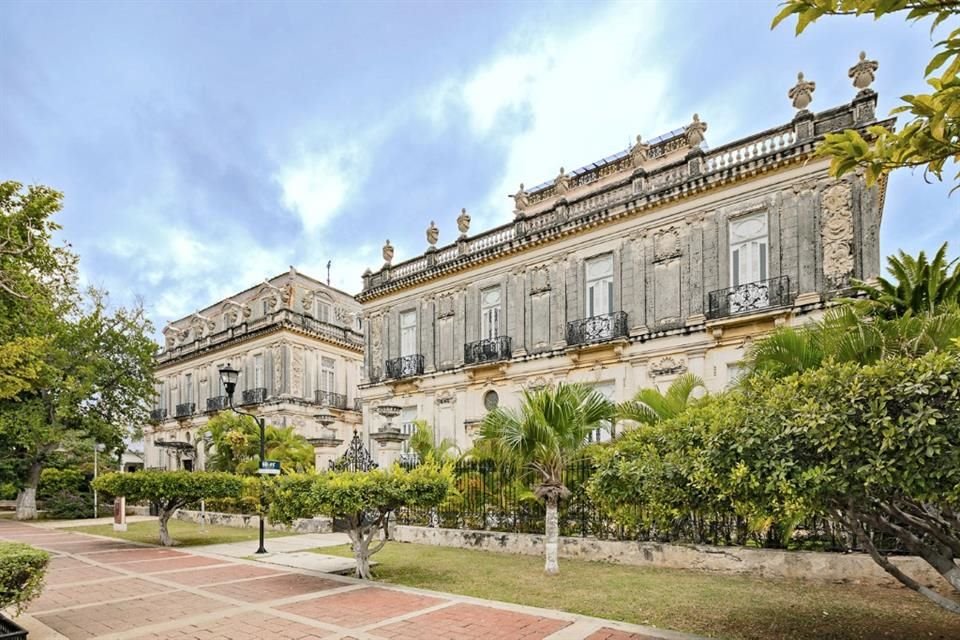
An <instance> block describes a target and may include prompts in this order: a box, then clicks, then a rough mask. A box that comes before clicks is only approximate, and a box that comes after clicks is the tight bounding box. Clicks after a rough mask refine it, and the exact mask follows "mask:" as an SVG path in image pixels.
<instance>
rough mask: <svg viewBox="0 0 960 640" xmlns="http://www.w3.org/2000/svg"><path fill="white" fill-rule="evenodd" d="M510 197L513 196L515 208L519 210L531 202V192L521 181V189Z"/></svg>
mask: <svg viewBox="0 0 960 640" xmlns="http://www.w3.org/2000/svg"><path fill="white" fill-rule="evenodd" d="M510 197H511V198H513V208H514V209H516V210H517V211H523V210H524V209H526V208H527V205H528V204H530V194H528V193H527V192H526V190H524V188H523V183H522V182H521V183H520V190H519V191H517V192H516V193H515V194H513V195H512V196H510Z"/></svg>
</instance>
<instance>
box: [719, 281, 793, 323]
mask: <svg viewBox="0 0 960 640" xmlns="http://www.w3.org/2000/svg"><path fill="white" fill-rule="evenodd" d="M792 304H793V296H792V295H791V294H790V276H778V277H776V278H769V279H767V280H758V281H757V282H748V283H747V284H741V285H739V286H736V287H730V288H729V289H718V290H716V291H711V292H710V294H709V296H708V300H707V314H706V315H707V318H709V319H711V320H715V319H717V318H726V317H729V316H736V315H740V314H744V313H756V312H757V311H764V310H767V309H776V308H777V307H788V306H790V305H792Z"/></svg>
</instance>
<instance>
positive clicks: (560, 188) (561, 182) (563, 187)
mask: <svg viewBox="0 0 960 640" xmlns="http://www.w3.org/2000/svg"><path fill="white" fill-rule="evenodd" d="M569 190H570V177H569V176H568V175H567V173H566V171H564V170H563V167H560V173H558V174H557V177H556V179H554V181H553V191H554V193H556V194H557V195H563V194H565V193H566V192H567V191H569Z"/></svg>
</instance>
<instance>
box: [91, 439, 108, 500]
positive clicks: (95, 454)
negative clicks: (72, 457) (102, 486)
mask: <svg viewBox="0 0 960 640" xmlns="http://www.w3.org/2000/svg"><path fill="white" fill-rule="evenodd" d="M106 448H107V447H106V445H103V444H100V443H99V442H94V443H93V479H94V480H96V479H97V467H98V466H100V460H99V455H98V454H99V453H100V452H101V451H103V450H104V449H106ZM97 507H98V505H97V490H96V489H94V490H93V517H94V518H96V517H98V516H99V513H98V509H97Z"/></svg>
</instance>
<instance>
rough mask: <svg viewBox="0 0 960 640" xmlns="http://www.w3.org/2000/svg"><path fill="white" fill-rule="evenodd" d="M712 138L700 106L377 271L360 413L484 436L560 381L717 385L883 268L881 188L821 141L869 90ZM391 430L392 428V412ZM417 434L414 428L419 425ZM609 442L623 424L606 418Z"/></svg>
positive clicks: (609, 385)
mask: <svg viewBox="0 0 960 640" xmlns="http://www.w3.org/2000/svg"><path fill="white" fill-rule="evenodd" d="M812 91H813V86H812V83H809V82H806V83H804V82H801V83H799V84H798V86H797V87H795V88H794V90H792V91H791V94H790V97H791V98H792V99H793V101H794V107H795V108H796V109H798V113H796V116H795V117H794V118H793V119H792V120H790V121H789V122H787V123H786V124H784V125H783V126H780V127H776V128H774V129H770V130H767V131H763V132H760V133H757V134H755V135H752V136H749V137H747V138H744V139H741V140H737V141H734V142H731V143H728V144H724V145H722V146H720V147H717V148H714V149H707V148H706V145H705V141H704V137H705V132H706V129H707V124H706V123H705V122H703V121H701V120H700V119H699V118H698V117H697V116H696V115H695V116H694V117H693V120H692V122H691V123H690V124H689V125H687V126H686V127H684V128H682V129H678V130H676V131H673V132H671V133H668V134H667V135H665V136H661V137H659V138H657V139H654V140H650V141H648V142H644V141H642V140H641V139H640V138H639V137H638V139H637V143H636V144H635V145H634V146H633V147H632V148H631V149H629V150H627V151H624V152H621V153H618V154H616V155H613V156H610V157H608V158H605V159H603V160H601V161H598V162H595V163H593V164H590V165H588V166H586V167H583V168H581V169H578V170H576V171H573V172H570V173H565V172H564V171H563V170H562V169H561V173H560V175H559V176H557V177H556V178H555V179H554V180H552V181H550V182H547V183H544V184H542V185H540V186H537V187H535V188H532V189H530V190H525V189H524V188H523V185H521V186H520V190H519V191H518V192H517V194H516V195H514V196H513V200H514V208H515V211H514V219H513V221H512V222H510V223H508V224H504V225H502V226H499V227H496V228H494V229H490V230H488V231H484V232H481V233H478V234H476V235H470V229H469V227H470V219H469V215H468V214H467V213H466V211H464V212H462V213H461V215H460V217H459V218H458V220H457V227H458V229H459V232H460V236H459V237H458V238H457V239H456V241H455V242H452V243H450V244H446V245H442V246H437V241H438V235H439V230H438V229H437V228H436V226H435V225H434V224H433V223H431V226H430V228H429V229H428V230H427V245H428V246H427V248H426V251H425V252H424V253H423V254H422V255H419V256H416V257H414V258H412V259H410V260H406V261H403V262H400V263H396V264H394V263H393V248H392V246H390V244H389V241H388V243H387V245H386V246H385V247H384V260H385V262H384V264H383V266H382V267H381V268H380V269H379V270H378V271H376V272H371V271H368V272H367V273H365V274H364V286H363V291H362V292H361V293H360V294H359V295H358V296H357V299H358V300H359V301H360V302H361V303H362V305H363V322H364V326H365V327H366V338H365V339H366V353H365V359H366V360H365V377H364V379H363V381H362V384H361V388H360V392H359V393H360V396H361V398H362V400H363V409H364V423H365V424H366V425H367V426H368V428H369V429H371V430H373V431H374V432H376V431H377V430H378V429H381V428H383V425H384V424H385V422H386V421H385V419H384V418H383V417H381V416H380V415H378V407H379V406H382V405H388V406H394V407H399V408H400V411H401V417H400V420H399V422H400V424H406V423H410V422H412V420H414V419H423V420H425V421H427V422H428V423H430V424H431V425H432V426H433V427H434V431H435V435H436V437H437V438H438V439H439V438H444V437H445V438H450V439H452V440H454V441H455V442H456V443H457V444H458V445H459V446H460V447H461V448H463V449H466V448H469V446H470V444H471V442H472V440H473V438H474V436H475V434H476V430H477V427H478V426H479V423H480V421H481V420H482V418H483V416H484V415H485V414H486V413H487V412H488V411H489V410H490V409H492V408H493V407H496V406H518V405H519V402H520V396H521V390H523V389H529V388H535V387H538V386H542V385H546V384H550V383H555V382H558V381H570V382H583V383H587V384H590V385H593V386H594V387H595V388H597V389H598V390H600V391H601V392H602V393H604V395H606V396H607V397H608V398H609V399H611V400H614V401H618V402H619V401H623V400H626V399H629V398H630V397H632V396H633V395H634V393H635V392H636V391H637V390H638V389H641V388H644V387H651V386H657V387H659V388H661V389H662V388H665V387H666V386H667V385H669V383H670V382H671V381H672V380H673V379H675V378H676V377H677V376H678V375H680V374H681V373H683V372H692V373H694V374H696V375H698V376H700V377H702V378H703V379H704V380H705V382H706V385H707V387H708V388H709V389H711V390H719V389H722V388H724V387H725V386H727V385H728V384H729V383H730V382H731V381H732V380H734V379H735V378H736V376H737V373H738V370H739V367H740V363H741V361H742V359H743V356H744V352H745V349H746V348H747V347H748V346H749V344H750V343H751V341H753V340H755V339H756V338H757V337H758V336H762V335H764V334H765V333H768V332H769V331H771V330H772V329H773V328H774V327H776V326H779V325H782V324H788V325H790V324H797V323H801V322H804V321H806V320H808V319H810V318H811V317H816V315H817V314H818V313H820V312H821V310H822V309H823V308H824V306H825V304H826V303H827V302H828V301H829V299H830V297H831V296H833V295H835V294H836V292H838V291H840V290H843V289H845V288H846V287H848V285H849V283H850V280H851V278H859V279H869V278H871V277H873V276H875V275H876V274H877V273H878V272H879V267H880V255H879V226H880V220H881V213H882V208H883V193H884V188H885V185H884V184H880V185H875V186H867V185H866V184H865V181H864V179H863V177H862V176H861V175H860V174H856V173H851V174H847V175H845V176H843V177H842V178H840V179H834V178H831V177H830V176H829V174H828V165H829V162H828V160H826V159H823V158H818V157H816V156H814V154H813V152H814V148H815V147H816V145H817V144H818V142H819V141H821V140H822V139H823V136H824V135H825V134H826V133H829V132H834V131H841V130H843V129H848V128H855V129H860V130H863V129H864V128H866V127H868V126H870V125H874V124H882V125H884V126H888V127H890V126H893V122H892V121H884V122H880V123H878V122H877V120H876V117H875V107H876V94H875V93H873V92H872V91H871V90H869V89H865V90H863V91H861V92H860V93H858V94H857V95H856V97H855V98H854V100H853V101H852V102H851V103H849V104H845V105H841V106H839V107H836V108H833V109H829V110H826V111H823V112H818V113H814V112H811V111H809V110H807V109H806V107H807V105H808V104H809V101H810V99H811V98H812ZM393 426H394V427H396V426H397V425H396V424H394V425H393ZM405 430H407V431H409V426H406V427H405ZM597 437H598V438H601V439H602V438H605V437H609V435H608V434H603V433H598V434H597Z"/></svg>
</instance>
